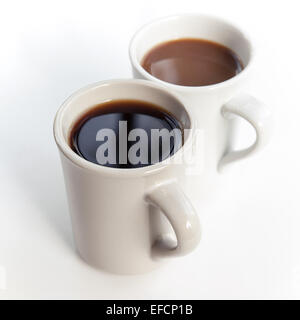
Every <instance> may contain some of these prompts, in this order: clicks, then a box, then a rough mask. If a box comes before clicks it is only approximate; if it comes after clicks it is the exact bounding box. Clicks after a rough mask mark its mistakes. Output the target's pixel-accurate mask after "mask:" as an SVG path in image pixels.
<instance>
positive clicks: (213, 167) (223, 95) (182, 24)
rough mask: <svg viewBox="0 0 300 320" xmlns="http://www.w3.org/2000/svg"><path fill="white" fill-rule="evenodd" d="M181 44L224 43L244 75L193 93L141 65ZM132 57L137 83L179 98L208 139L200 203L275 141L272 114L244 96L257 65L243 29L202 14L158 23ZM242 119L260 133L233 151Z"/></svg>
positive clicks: (134, 45)
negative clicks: (156, 50)
mask: <svg viewBox="0 0 300 320" xmlns="http://www.w3.org/2000/svg"><path fill="white" fill-rule="evenodd" d="M180 38H200V39H208V40H212V41H215V42H218V43H221V44H223V45H225V46H226V47H228V48H230V49H232V50H233V51H234V52H235V53H237V55H238V56H239V57H240V58H241V60H242V63H243V65H244V69H243V70H242V71H241V72H240V73H239V74H237V75H236V76H235V77H233V78H231V79H229V80H226V81H224V82H221V83H217V84H213V85H208V86H199V87H189V86H180V85H175V84H171V83H167V82H164V81H162V80H159V79H157V78H155V77H154V76H152V75H151V74H150V73H148V72H147V71H146V70H145V69H144V68H143V67H142V65H141V61H142V59H143V57H144V56H145V54H146V53H147V52H148V51H149V50H150V49H151V48H153V47H154V46H156V45H157V44H159V43H162V42H165V41H169V40H174V39H180ZM129 55H130V60H131V64H132V69H133V75H134V77H135V78H139V79H147V80H151V81H153V82H155V83H158V84H161V85H163V86H165V87H166V88H167V89H168V90H170V92H174V93H176V94H177V95H178V96H179V97H180V98H181V100H182V101H183V102H184V104H185V106H186V108H187V110H188V112H189V113H190V115H191V116H192V117H193V118H194V120H195V127H196V128H197V129H199V130H201V132H202V133H203V137H204V141H203V142H202V144H201V153H202V161H201V168H202V169H201V172H200V173H199V172H198V173H197V174H198V177H197V178H195V177H191V179H190V183H189V184H188V185H187V189H188V191H187V193H188V194H189V195H191V197H192V198H193V200H195V201H196V199H198V200H199V199H200V200H205V199H207V198H209V197H211V194H212V193H213V191H214V189H215V188H216V183H215V182H216V178H218V173H219V172H220V171H222V169H223V168H225V167H227V165H228V164H231V163H235V162H236V161H237V160H241V159H244V158H248V157H249V156H250V155H253V154H254V153H256V152H257V151H258V150H260V149H261V148H262V147H263V146H265V144H266V142H267V141H268V139H269V131H270V112H269V110H268V108H266V107H265V106H264V105H263V104H262V103H261V102H260V101H258V100H257V99H255V98H254V97H252V96H250V95H248V94H245V93H240V90H241V88H242V86H243V85H244V83H245V80H247V78H248V75H249V70H250V67H251V64H252V60H253V48H252V44H251V42H250V40H249V38H248V37H247V36H246V35H245V33H244V32H242V31H241V30H240V29H238V28H236V27H235V26H233V25H232V24H230V23H228V22H225V21H223V20H221V19H219V18H215V17H211V16H207V15H198V14H186V15H175V16H170V17H166V18H162V19H159V20H156V21H153V22H151V23H149V24H147V25H145V26H144V27H142V28H141V29H140V30H139V31H137V33H136V34H135V35H134V37H133V39H132V41H131V43H130V47H129ZM238 117H241V118H244V119H245V120H246V121H248V122H249V123H250V124H251V125H252V126H253V128H254V129H255V131H256V140H255V142H254V143H253V145H251V146H249V147H248V148H246V149H244V150H233V149H234V146H233V144H234V143H233V142H234V140H235V136H236V135H237V129H236V128H237V126H236V124H237V121H238V120H239V119H238V120H237V118H238ZM200 202H201V201H200Z"/></svg>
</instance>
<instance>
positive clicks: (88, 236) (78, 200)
mask: <svg viewBox="0 0 300 320" xmlns="http://www.w3.org/2000/svg"><path fill="white" fill-rule="evenodd" d="M118 99H135V100H141V101H146V102H150V103H153V104H156V105H159V106H161V107H163V108H164V109H165V110H167V111H168V112H169V113H171V114H172V115H173V116H175V118H177V119H178V120H179V121H180V122H181V124H182V125H183V127H184V128H185V129H191V128H192V127H193V121H192V119H191V118H190V116H189V114H188V113H187V111H186V109H185V108H184V106H183V104H182V103H181V102H180V100H178V99H177V98H176V97H175V96H174V95H172V94H171V93H169V92H168V91H167V90H166V89H164V88H162V87H161V86H159V85H157V84H154V83H152V82H150V81H145V80H133V79H132V80H111V81H104V82H100V83H96V84H93V85H90V86H88V87H86V88H83V89H81V90H79V91H77V92H76V93H74V94H73V95H71V97H69V98H68V99H67V100H66V101H65V102H64V104H63V105H62V106H61V108H60V109H59V111H58V112H57V115H56V118H55V122H54V136H55V140H56V143H57V146H58V148H59V151H60V155H61V161H62V166H63V172H64V177H65V184H66V189H67V195H68V200H69V208H70V212H71V220H72V225H73V232H74V236H75V243H76V246H77V248H78V251H79V253H80V255H81V256H82V258H83V259H84V260H85V261H86V262H88V263H89V264H90V265H93V266H95V267H97V268H101V269H103V270H106V271H109V272H114V273H121V274H135V273H142V272H147V271H150V270H152V269H153V268H155V267H157V266H158V265H159V264H160V263H161V262H162V261H163V258H164V257H172V256H181V255H185V254H187V253H189V252H190V251H191V250H193V249H194V248H195V247H196V245H197V244H198V242H199V239H200V226H199V221H198V216H197V214H196V213H195V211H194V209H193V207H192V205H191V204H190V202H189V200H188V199H187V198H186V196H185V195H184V193H183V191H182V190H181V186H180V183H181V182H180V181H181V180H182V179H184V170H185V165H184V164H183V163H181V162H180V161H169V160H170V159H169V160H168V159H167V160H164V161H162V162H159V163H156V164H153V165H149V166H146V167H142V168H133V169H118V168H109V167H105V166H101V165H98V164H94V163H92V162H89V161H87V160H85V159H84V158H82V157H80V156H79V155H78V154H76V153H75V152H74V151H73V150H72V149H71V148H70V145H69V135H70V130H71V129H72V126H73V124H74V123H75V122H76V120H77V119H78V118H79V117H80V116H81V115H82V114H83V113H85V112H87V110H89V109H90V108H91V107H93V106H94V105H97V104H99V103H101V102H106V101H108V100H118ZM190 145H191V136H188V137H187V138H186V141H185V143H184V145H183V147H181V148H180V149H179V150H178V151H177V152H176V153H175V154H174V155H173V156H172V157H173V159H171V160H174V159H175V158H176V157H180V156H182V153H183V152H185V150H187V148H189V146H190ZM174 232H175V234H176V238H177V239H176V240H177V241H174Z"/></svg>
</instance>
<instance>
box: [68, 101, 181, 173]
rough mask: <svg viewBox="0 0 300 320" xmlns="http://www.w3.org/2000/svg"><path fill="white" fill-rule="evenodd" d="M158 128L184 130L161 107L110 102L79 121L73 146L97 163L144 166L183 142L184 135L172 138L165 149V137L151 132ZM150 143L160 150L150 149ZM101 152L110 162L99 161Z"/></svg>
mask: <svg viewBox="0 0 300 320" xmlns="http://www.w3.org/2000/svg"><path fill="white" fill-rule="evenodd" d="M125 127H126V131H124V130H125V129H124V128H125ZM102 129H104V131H103V130H102ZM134 129H139V130H134ZM155 129H158V130H161V129H167V130H168V132H172V130H173V129H178V132H182V130H181V129H182V128H181V124H180V123H179V121H177V120H176V119H175V117H173V116H172V115H170V114H169V113H168V112H167V111H165V110H164V109H163V108H161V107H160V106H157V105H154V104H151V103H148V102H143V101H137V100H116V101H109V102H105V103H102V104H99V105H96V106H94V107H93V108H91V109H90V110H88V111H87V112H86V113H85V114H83V115H82V116H81V117H80V118H79V119H78V120H77V122H76V123H75V124H74V126H73V128H72V130H71V134H70V146H71V148H72V149H73V151H75V152H76V153H77V154H78V155H80V156H81V157H83V158H84V159H86V160H88V161H90V162H93V163H96V164H101V165H105V166H108V167H113V168H137V167H144V166H147V165H150V164H153V163H156V162H159V161H162V160H164V159H166V158H168V157H169V156H171V155H172V154H174V153H175V152H176V151H177V150H178V149H179V148H180V146H181V143H182V136H181V138H180V141H179V140H178V139H177V140H175V139H173V138H172V139H170V147H169V148H167V149H166V148H163V147H162V139H159V138H158V139H157V138H155V135H154V136H152V135H151V132H153V131H152V130H155ZM141 131H142V132H141ZM156 132H157V131H156ZM113 135H114V136H115V138H114V137H112V136H113ZM128 140H129V141H128ZM151 144H153V146H154V147H156V146H157V147H158V149H157V148H154V147H153V148H151ZM99 147H100V149H99ZM139 147H140V148H139ZM155 150H156V151H155ZM157 150H158V151H157ZM97 152H98V156H97ZM108 153H110V155H109V154H108ZM154 153H155V154H154ZM130 154H131V155H132V157H130ZM101 155H102V158H103V157H104V158H105V157H107V163H102V162H101V161H102V160H101V161H100V162H99V157H100V159H101ZM138 160H140V161H138Z"/></svg>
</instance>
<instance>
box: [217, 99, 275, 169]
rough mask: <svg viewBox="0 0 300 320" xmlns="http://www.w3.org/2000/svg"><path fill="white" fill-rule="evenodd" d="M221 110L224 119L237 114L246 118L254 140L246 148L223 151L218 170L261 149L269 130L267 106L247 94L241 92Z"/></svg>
mask: <svg viewBox="0 0 300 320" xmlns="http://www.w3.org/2000/svg"><path fill="white" fill-rule="evenodd" d="M221 112H222V115H223V117H224V118H226V119H230V118H231V117H232V115H237V116H240V117H242V118H244V119H245V120H247V121H248V122H249V123H250V124H251V125H252V126H253V128H254V129H255V131H256V140H255V142H254V143H253V144H252V145H251V146H250V147H248V148H245V149H242V150H236V151H228V152H227V153H225V154H224V156H223V157H222V159H221V160H220V162H219V166H218V169H219V171H223V169H224V168H225V167H227V166H228V164H231V163H233V162H235V161H238V160H242V159H244V158H248V157H249V156H251V155H253V154H254V153H256V152H257V151H259V150H260V149H262V148H263V147H264V146H265V145H266V144H267V143H268V141H269V137H270V131H271V113H270V110H269V108H267V107H266V106H265V105H264V104H263V103H262V102H260V101H259V100H257V99H256V98H254V97H252V96H250V95H248V94H245V93H243V94H239V95H238V96H236V97H234V98H233V99H231V100H230V101H228V102H227V103H226V104H225V105H224V106H223V107H222V110H221Z"/></svg>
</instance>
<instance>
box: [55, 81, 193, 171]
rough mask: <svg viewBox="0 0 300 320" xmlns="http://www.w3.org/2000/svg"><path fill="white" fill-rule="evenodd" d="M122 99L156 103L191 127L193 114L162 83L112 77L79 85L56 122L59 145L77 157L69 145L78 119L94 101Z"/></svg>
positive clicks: (95, 102) (184, 126) (64, 105)
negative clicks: (113, 78) (90, 83)
mask: <svg viewBox="0 0 300 320" xmlns="http://www.w3.org/2000/svg"><path fill="white" fill-rule="evenodd" d="M122 99H124V100H125V99H133V100H140V101H145V102H149V103H152V104H156V105H158V106H160V107H161V108H163V109H164V110H166V111H167V112H168V113H170V114H171V115H172V116H173V117H175V118H176V119H177V120H178V121H179V122H180V124H181V126H182V129H191V127H192V124H191V118H190V116H189V114H188V113H187V111H186V109H185V108H184V106H183V104H182V103H181V102H180V101H179V100H178V99H177V98H176V97H175V96H174V95H173V94H170V93H169V92H168V91H166V90H165V89H163V88H160V86H159V85H157V84H154V83H152V82H150V81H147V80H110V81H105V82H100V83H98V84H93V85H90V86H88V87H86V88H83V89H80V90H79V91H77V92H75V93H74V94H73V95H72V96H71V97H69V98H68V99H67V100H66V101H65V102H64V104H63V105H62V106H61V108H60V109H59V111H58V112H57V115H56V119H55V123H54V134H55V138H56V141H57V144H58V145H59V147H60V149H62V151H64V153H66V151H67V153H68V154H69V155H70V151H71V152H72V153H73V156H76V157H77V154H76V153H75V152H74V151H73V150H72V149H71V147H70V145H69V137H70V133H71V130H72V128H73V126H74V124H75V123H76V121H77V120H78V119H79V118H80V117H81V116H82V115H83V114H85V113H86V112H87V111H88V110H89V109H91V108H92V107H93V106H95V105H98V104H101V103H104V102H108V101H112V100H122ZM189 134H190V133H189V130H188V131H187V136H186V137H185V138H186V139H185V142H186V141H187V139H188V138H189ZM179 150H180V149H179ZM179 150H178V151H179ZM178 151H177V153H178ZM82 159H83V158H82ZM85 161H87V160H85ZM157 164H159V163H157ZM95 165H96V164H95ZM155 165H156V164H153V165H149V166H147V167H151V166H155ZM96 166H99V165H96ZM100 167H102V166H100ZM147 167H145V168H147ZM109 169H111V168H109ZM120 170H126V169H120ZM130 170H133V169H130Z"/></svg>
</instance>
